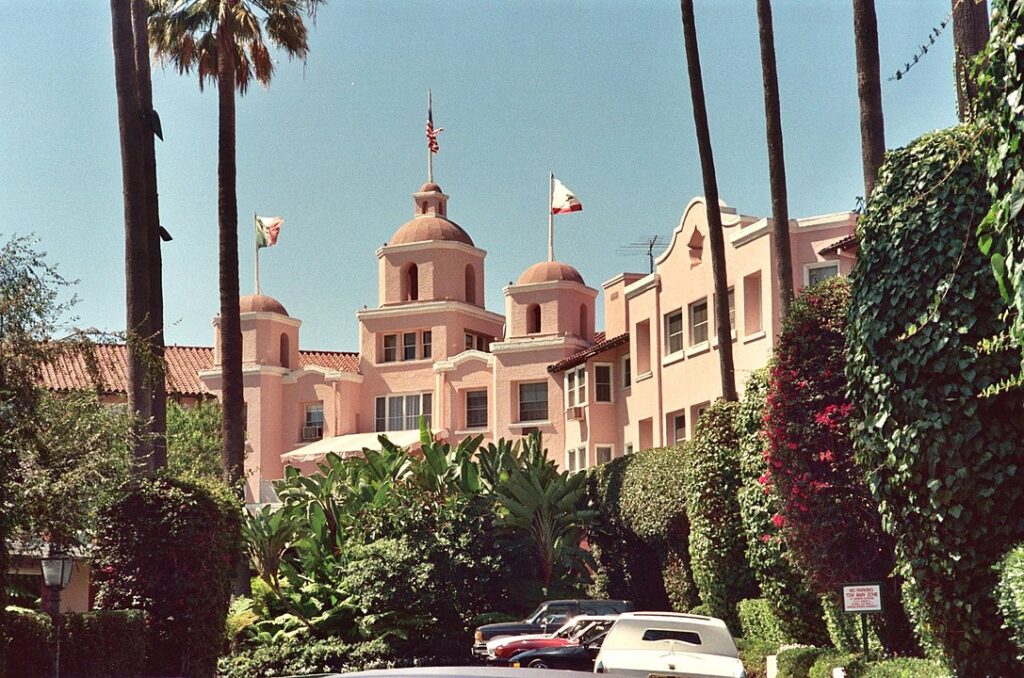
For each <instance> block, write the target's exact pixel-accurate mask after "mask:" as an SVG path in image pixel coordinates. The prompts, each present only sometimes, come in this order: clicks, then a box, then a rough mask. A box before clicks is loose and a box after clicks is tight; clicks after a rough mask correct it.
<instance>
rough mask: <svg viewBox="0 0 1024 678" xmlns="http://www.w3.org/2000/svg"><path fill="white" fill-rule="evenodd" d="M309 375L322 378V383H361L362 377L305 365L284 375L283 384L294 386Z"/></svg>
mask: <svg viewBox="0 0 1024 678" xmlns="http://www.w3.org/2000/svg"><path fill="white" fill-rule="evenodd" d="M311 374H319V375H320V376H322V377H323V379H324V381H348V382H352V383H353V384H361V383H363V375H361V374H359V373H358V372H342V371H341V370H332V369H328V368H326V367H321V366H320V365H306V366H305V367H301V368H299V369H297V370H292V371H291V372H289V373H288V374H286V375H284V379H283V383H285V384H294V383H296V382H297V381H298V380H299V379H302V378H303V377H305V376H308V375H311Z"/></svg>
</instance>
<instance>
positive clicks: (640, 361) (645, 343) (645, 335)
mask: <svg viewBox="0 0 1024 678" xmlns="http://www.w3.org/2000/svg"><path fill="white" fill-rule="evenodd" d="M650 371H651V321H650V320H644V321H643V322H639V323H637V324H636V373H637V374H638V375H640V376H643V375H645V374H648V373H650Z"/></svg>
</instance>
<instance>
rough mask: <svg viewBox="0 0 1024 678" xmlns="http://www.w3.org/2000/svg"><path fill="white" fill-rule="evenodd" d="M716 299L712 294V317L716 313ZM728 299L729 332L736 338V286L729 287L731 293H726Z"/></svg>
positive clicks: (716, 338)
mask: <svg viewBox="0 0 1024 678" xmlns="http://www.w3.org/2000/svg"><path fill="white" fill-rule="evenodd" d="M714 300H715V295H713V294H712V295H711V309H710V312H711V315H712V317H714V313H715V308H714V306H715V302H714ZM726 301H727V302H728V304H729V333H730V334H731V335H732V336H733V338H735V337H736V292H735V289H734V288H732V287H730V288H729V293H728V294H727V295H726ZM711 324H712V323H709V325H711ZM716 331H717V330H716ZM715 341H718V337H717V336H716V337H715Z"/></svg>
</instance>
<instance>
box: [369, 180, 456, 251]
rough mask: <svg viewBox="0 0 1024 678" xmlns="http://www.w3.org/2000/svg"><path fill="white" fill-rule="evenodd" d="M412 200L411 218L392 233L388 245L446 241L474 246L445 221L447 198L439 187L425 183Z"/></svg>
mask: <svg viewBox="0 0 1024 678" xmlns="http://www.w3.org/2000/svg"><path fill="white" fill-rule="evenodd" d="M412 197H413V202H414V205H415V209H414V216H413V218H412V219H411V220H409V221H407V222H405V223H404V224H402V226H401V227H400V228H399V229H398V230H397V231H395V234H394V235H393V236H391V240H389V241H388V245H405V244H408V243H413V242H424V241H429V240H447V241H451V242H461V243H463V244H465V245H469V246H471V247H472V246H473V239H472V238H470V237H469V234H468V233H466V231H464V230H463V229H462V227H461V226H459V225H458V224H456V223H455V222H454V221H451V220H450V219H449V218H448V216H447V214H448V196H447V195H445V194H444V193H443V192H442V191H441V187H440V186H438V185H437V184H435V183H434V182H432V181H428V182H427V183H425V184H423V185H422V186H420V190H418V191H416V192H415V193H413V194H412Z"/></svg>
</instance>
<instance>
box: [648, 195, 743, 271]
mask: <svg viewBox="0 0 1024 678" xmlns="http://www.w3.org/2000/svg"><path fill="white" fill-rule="evenodd" d="M697 205H704V206H705V209H706V207H707V200H706V199H705V198H704V196H702V195H698V196H697V197H695V198H693V199H692V200H690V202H689V203H687V205H686V209H684V210H683V216H682V217H680V218H679V224H678V225H677V226H676V227H675V229H673V231H672V238H671V239H670V240H669V242H668V247H667V248H665V251H664V252H662V253H661V254H659V255H658V258H657V259H655V260H654V263H655V264H658V265H661V264H662V262H664V261H666V260H667V259H668V258H669V257H670V256H671V255H672V250H673V249H675V246H676V241H678V240H679V239H680V238H681V237H682V235H683V227H684V226H685V225H686V217H687V216H689V214H690V210H692V209H694V208H695V207H697ZM718 209H719V212H721V215H722V227H723V228H731V227H733V226H738V225H739V224H740V223H742V219H741V217H740V216H739V214H737V212H736V208H735V207H729V206H728V205H726V204H725V201H724V200H719V201H718ZM704 223H705V227H706V226H707V218H706V217H705V219H704Z"/></svg>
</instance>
